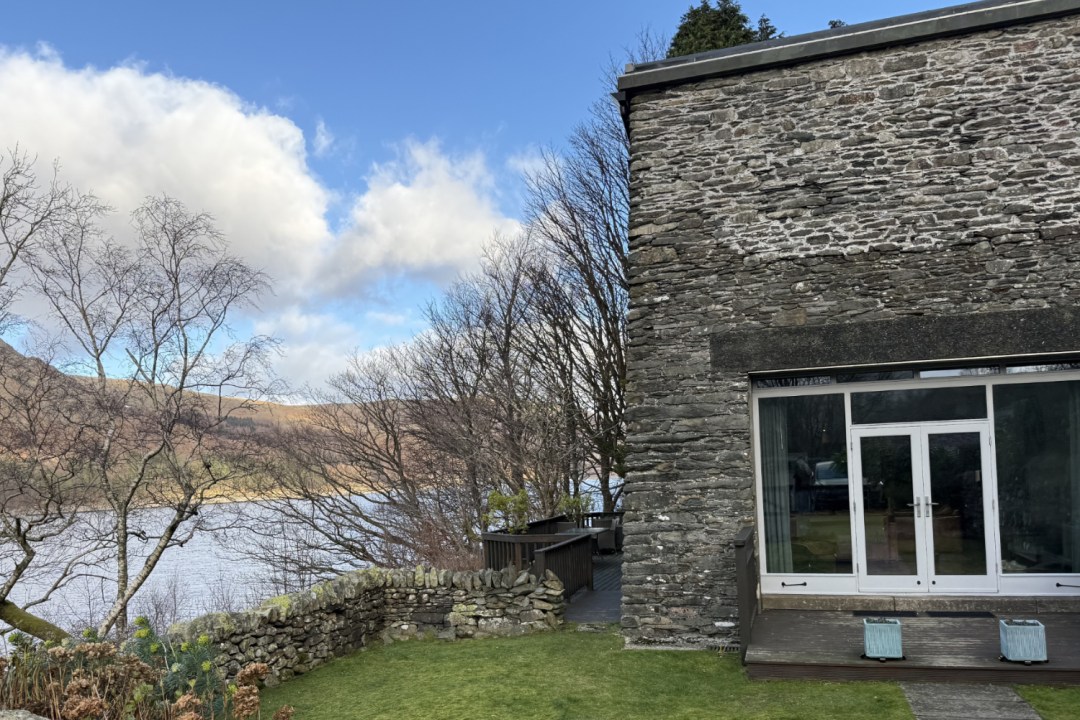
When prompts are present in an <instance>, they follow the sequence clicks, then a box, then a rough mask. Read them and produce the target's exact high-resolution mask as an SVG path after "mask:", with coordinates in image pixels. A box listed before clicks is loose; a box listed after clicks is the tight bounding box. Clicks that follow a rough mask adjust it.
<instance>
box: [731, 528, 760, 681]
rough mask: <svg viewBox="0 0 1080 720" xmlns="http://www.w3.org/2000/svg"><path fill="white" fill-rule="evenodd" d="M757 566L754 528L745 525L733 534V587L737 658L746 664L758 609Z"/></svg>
mask: <svg viewBox="0 0 1080 720" xmlns="http://www.w3.org/2000/svg"><path fill="white" fill-rule="evenodd" d="M757 570H758V568H757V553H756V552H755V548H754V528H753V526H750V525H748V526H746V527H744V528H743V529H742V530H740V531H739V532H738V533H737V534H736V535H735V587H736V596H737V602H738V612H739V659H740V660H741V661H742V662H743V664H744V665H745V664H746V651H747V649H749V647H750V638H751V635H752V633H753V629H754V618H755V617H757V611H758V571H757Z"/></svg>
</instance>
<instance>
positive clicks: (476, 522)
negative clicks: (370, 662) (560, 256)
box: [251, 242, 580, 579]
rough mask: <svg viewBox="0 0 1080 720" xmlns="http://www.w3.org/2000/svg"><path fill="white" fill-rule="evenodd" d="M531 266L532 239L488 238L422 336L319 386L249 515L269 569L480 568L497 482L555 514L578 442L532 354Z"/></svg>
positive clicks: (310, 572) (433, 309)
mask: <svg viewBox="0 0 1080 720" xmlns="http://www.w3.org/2000/svg"><path fill="white" fill-rule="evenodd" d="M531 262H533V260H532V258H531V250H530V249H529V247H528V245H527V243H524V242H502V243H499V244H498V245H496V246H493V247H492V249H491V251H490V252H489V254H488V257H487V259H486V261H485V263H484V266H483V269H482V270H481V272H479V273H477V274H476V275H473V276H470V277H466V278H463V279H461V280H460V281H458V282H456V283H454V284H453V285H452V286H451V288H449V290H448V291H447V293H446V294H445V295H444V296H443V297H442V298H441V299H440V301H438V302H437V303H433V304H432V305H431V306H429V308H428V310H427V316H428V321H429V324H430V327H429V329H428V330H427V331H426V332H424V333H422V334H421V335H419V336H418V337H416V338H415V339H414V340H413V341H411V342H409V343H407V344H405V345H402V346H399V347H396V348H392V349H389V350H385V351H380V352H377V353H373V354H370V355H367V356H364V357H358V358H354V359H353V361H352V364H351V365H350V368H349V369H348V371H346V372H344V373H341V374H339V375H337V376H335V377H334V378H332V379H331V380H330V383H329V386H330V390H329V391H328V392H326V393H316V394H315V395H314V396H313V400H314V404H313V405H312V406H311V410H310V414H309V417H308V422H307V423H306V424H305V425H302V426H299V427H293V428H291V429H289V430H288V431H285V432H283V435H282V438H281V440H282V442H281V446H282V448H283V451H284V459H283V462H282V465H281V467H279V468H277V469H276V470H275V471H274V472H273V473H272V477H273V478H274V480H273V486H272V487H268V488H266V491H264V492H263V493H262V494H263V496H264V497H263V499H262V500H261V501H260V504H261V506H262V510H261V512H260V513H259V517H256V518H253V520H254V521H253V522H252V523H251V525H252V526H253V527H254V528H255V529H256V530H255V532H256V533H259V532H263V534H264V536H265V539H264V542H263V543H262V544H261V545H260V548H259V554H261V555H262V556H263V558H264V559H265V558H271V560H270V564H271V565H273V567H274V570H275V572H276V573H278V574H280V573H285V572H286V571H288V572H289V574H290V577H293V578H297V579H300V578H303V577H305V576H314V577H322V576H325V575H329V574H332V573H334V572H336V571H338V570H340V569H341V568H343V567H352V566H362V565H366V564H384V565H385V564H389V565H401V564H406V563H415V562H424V563H430V564H433V565H437V566H440V567H448V568H469V567H475V566H476V565H477V563H478V562H479V551H480V533H481V532H482V531H483V530H485V529H486V523H485V517H486V515H487V511H488V498H489V496H490V494H491V493H492V492H493V491H499V492H503V493H516V492H520V491H525V493H526V494H527V495H528V497H529V500H530V503H531V504H532V506H533V509H534V510H535V511H536V513H537V514H550V513H551V512H552V511H553V510H554V508H555V505H556V503H557V501H558V499H559V497H560V496H561V494H562V487H563V485H564V484H565V473H566V472H567V467H568V466H569V465H571V464H572V461H569V462H568V460H567V457H566V456H567V455H568V454H573V453H577V455H578V456H580V451H579V450H577V449H575V448H570V449H569V450H568V449H567V443H566V442H565V440H566V437H567V433H566V432H565V430H564V428H563V422H564V419H565V417H564V414H563V413H562V411H561V406H560V404H559V402H558V400H557V398H555V399H553V398H552V397H551V396H550V395H549V394H548V384H547V383H546V382H544V380H543V378H542V374H543V372H544V370H543V369H542V368H540V367H538V366H537V365H536V361H535V359H534V355H533V354H532V353H530V352H528V351H527V350H526V346H527V345H528V338H527V336H526V334H525V326H526V324H527V323H528V322H530V307H531V305H532V303H533V298H532V293H533V291H534V288H533V285H532V283H531V281H530V278H529V272H528V271H529V267H530V263H531ZM275 490H276V491H278V494H277V495H273V491H275ZM281 494H284V497H281ZM267 495H273V496H272V497H270V498H269V499H267V498H266V497H265V496H267ZM274 513H280V514H281V515H282V516H284V517H285V518H286V519H287V522H286V523H285V525H286V526H287V527H289V528H292V529H293V531H292V534H291V535H290V537H289V539H288V541H287V543H286V545H287V546H288V547H289V548H290V551H289V552H288V553H282V552H280V551H279V548H278V546H279V545H280V544H281V540H280V537H281V530H280V529H279V528H278V526H277V525H276V524H271V525H270V526H269V527H266V521H265V517H267V516H272V515H273V514H274ZM264 527H265V528H266V529H265V530H261V531H260V529H259V528H264Z"/></svg>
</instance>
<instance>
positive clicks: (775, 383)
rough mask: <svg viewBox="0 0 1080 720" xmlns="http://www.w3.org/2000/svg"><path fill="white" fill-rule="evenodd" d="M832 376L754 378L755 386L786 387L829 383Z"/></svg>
mask: <svg viewBox="0 0 1080 720" xmlns="http://www.w3.org/2000/svg"><path fill="white" fill-rule="evenodd" d="M831 384H832V377H830V376H828V375H802V376H799V377H784V378H757V379H755V380H754V387H756V388H786V387H817V386H819V385H831Z"/></svg>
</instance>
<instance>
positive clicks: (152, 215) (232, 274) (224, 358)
mask: <svg viewBox="0 0 1080 720" xmlns="http://www.w3.org/2000/svg"><path fill="white" fill-rule="evenodd" d="M133 226H134V229H135V232H136V235H137V243H136V246H135V249H129V248H128V247H125V246H122V245H119V244H116V243H114V242H112V241H110V240H108V239H106V238H104V237H102V236H101V234H100V233H99V231H98V229H97V225H96V224H94V223H92V222H84V223H78V224H73V225H72V226H70V227H68V228H66V229H65V231H64V232H62V233H59V234H58V235H57V236H56V238H55V239H54V240H53V241H51V242H49V243H48V244H46V245H45V246H43V248H42V250H41V252H40V253H39V256H38V259H37V260H36V261H35V263H34V267H35V274H36V278H37V283H38V288H39V290H40V292H41V295H42V297H44V298H46V299H47V300H48V302H49V303H50V304H51V306H52V311H53V316H54V319H55V320H56V321H57V322H59V323H60V324H61V325H62V326H63V328H64V330H65V333H64V334H65V339H66V340H67V341H68V343H69V345H70V346H72V347H73V349H74V350H75V351H76V354H77V356H78V357H79V364H78V367H79V368H80V369H81V371H82V372H84V373H85V374H86V375H87V376H88V377H87V379H86V380H85V383H84V384H85V396H84V397H85V400H84V401H85V402H86V404H87V407H88V409H89V410H90V412H91V414H92V422H91V423H90V424H88V425H87V427H86V431H88V432H91V433H93V435H94V443H95V452H94V453H93V455H92V456H91V458H90V459H89V462H88V464H87V468H86V470H85V472H87V473H88V474H89V476H90V477H91V478H92V481H93V483H94V488H95V491H96V492H97V493H98V496H99V498H100V499H101V501H102V502H103V503H104V506H105V507H106V508H107V509H108V512H107V513H103V514H102V515H103V517H105V518H106V519H105V520H103V521H102V522H103V523H104V527H102V532H103V537H104V538H105V540H106V542H107V545H108V548H109V551H110V554H111V555H112V557H113V558H114V560H115V573H114V575H113V577H112V578H111V579H113V580H115V590H116V592H115V596H114V599H113V602H112V604H111V606H110V607H109V609H108V611H107V612H106V614H105V617H104V619H103V620H102V621H101V623H100V625H99V627H98V633H99V634H100V635H102V636H104V635H105V634H107V633H108V632H109V631H110V630H111V629H112V628H113V627H116V628H117V629H118V630H119V631H121V632H122V631H123V630H124V629H125V628H126V622H127V607H128V604H129V603H130V602H131V600H132V598H133V597H134V595H135V593H137V592H138V590H139V588H141V587H142V586H143V584H144V583H145V582H146V580H147V578H148V577H149V576H150V574H151V573H152V572H153V570H154V568H155V566H156V565H157V563H158V561H159V560H160V558H161V556H162V554H163V553H164V552H165V551H166V550H168V549H169V548H170V547H173V546H175V545H180V544H183V543H184V542H186V541H187V540H188V539H190V538H191V536H192V535H193V534H194V533H195V532H197V531H198V530H199V529H200V527H201V521H200V518H199V510H200V508H201V507H202V505H203V504H204V502H205V501H206V499H207V497H208V495H209V494H210V493H211V492H212V491H213V490H214V488H215V487H216V486H218V485H220V484H221V483H224V482H227V481H229V480H232V479H235V478H236V477H237V476H239V475H243V474H245V473H247V472H249V466H248V464H247V463H246V462H245V461H246V459H247V455H248V453H249V452H250V448H248V447H246V446H245V444H244V443H243V442H241V441H239V440H237V439H236V438H235V437H234V436H229V437H226V436H224V435H223V434H222V433H221V432H219V431H220V430H221V429H222V428H223V427H224V425H225V423H226V422H227V421H228V419H229V418H230V417H231V416H235V415H238V414H242V413H244V412H246V411H247V410H249V409H250V408H251V406H252V403H253V402H255V401H256V400H257V399H258V398H259V397H261V395H262V393H263V392H264V390H265V387H266V386H265V384H264V381H263V378H264V377H265V370H266V366H265V362H264V361H265V360H266V356H267V352H268V351H269V350H270V348H271V346H272V342H271V341H270V340H269V339H267V338H262V337H255V338H249V339H240V340H237V339H235V338H234V337H232V333H231V331H230V326H229V324H228V321H229V318H230V317H231V315H232V314H233V313H234V312H235V311H237V310H239V309H241V308H243V307H244V306H246V305H249V304H251V303H253V302H254V301H255V299H256V298H257V296H258V295H259V294H260V293H261V292H263V291H264V290H265V289H266V287H267V281H266V278H265V277H264V276H263V275H262V274H261V273H260V272H258V271H256V270H254V269H252V268H251V267H249V266H247V265H246V264H244V263H243V262H241V261H240V260H238V259H236V258H234V257H232V256H230V255H229V254H228V252H227V250H226V247H225V243H224V241H223V238H222V237H221V235H220V233H219V232H218V231H217V229H216V228H215V227H214V225H213V222H212V220H211V218H210V217H209V216H207V215H205V214H199V213H192V212H189V211H188V210H187V209H186V208H185V207H184V206H183V205H182V204H181V203H180V202H178V201H176V200H174V199H171V198H168V197H154V198H148V199H147V200H146V202H145V203H144V204H143V205H142V206H141V207H140V208H139V209H138V210H136V211H135V213H134V214H133ZM230 398H240V399H235V400H233V399H230ZM148 508H157V510H156V511H155V512H149V511H147V509H148ZM137 549H138V550H139V551H140V552H136V550H137ZM142 551H145V553H146V554H145V556H143V555H142Z"/></svg>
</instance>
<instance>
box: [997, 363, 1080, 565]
mask: <svg viewBox="0 0 1080 720" xmlns="http://www.w3.org/2000/svg"><path fill="white" fill-rule="evenodd" d="M994 432H995V437H996V440H995V444H996V448H995V450H996V452H997V468H998V470H997V471H998V507H999V508H1000V517H1001V569H1002V572H1005V573H1072V572H1080V382H1076V381H1070V382H1055V383H1023V384H1019V385H997V386H995V387H994Z"/></svg>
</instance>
